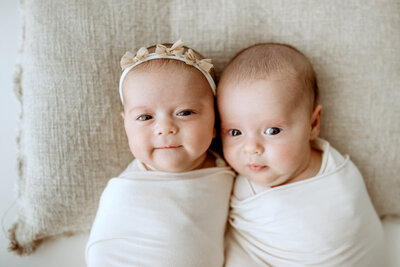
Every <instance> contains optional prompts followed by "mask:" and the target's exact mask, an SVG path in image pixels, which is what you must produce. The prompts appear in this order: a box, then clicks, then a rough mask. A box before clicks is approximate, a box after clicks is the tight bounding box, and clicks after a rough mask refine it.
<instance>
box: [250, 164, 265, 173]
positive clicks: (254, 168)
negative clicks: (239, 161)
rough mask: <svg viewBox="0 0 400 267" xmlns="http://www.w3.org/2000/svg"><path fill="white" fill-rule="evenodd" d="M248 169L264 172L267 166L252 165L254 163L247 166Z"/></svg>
mask: <svg viewBox="0 0 400 267" xmlns="http://www.w3.org/2000/svg"><path fill="white" fill-rule="evenodd" d="M247 167H248V168H249V169H250V170H251V171H253V172H260V171H262V170H264V169H265V168H267V166H265V165H258V164H252V163H250V164H247Z"/></svg>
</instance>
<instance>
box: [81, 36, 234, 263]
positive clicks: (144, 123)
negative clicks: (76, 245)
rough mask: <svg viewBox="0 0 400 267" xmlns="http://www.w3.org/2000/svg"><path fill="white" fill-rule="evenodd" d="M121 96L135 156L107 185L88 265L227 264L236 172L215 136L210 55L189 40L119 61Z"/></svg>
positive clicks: (92, 240) (100, 206)
mask: <svg viewBox="0 0 400 267" xmlns="http://www.w3.org/2000/svg"><path fill="white" fill-rule="evenodd" d="M121 67H122V68H123V73H122V75H121V78H120V83H119V92H120V96H121V101H122V104H123V106H124V111H123V112H122V116H123V119H124V126H125V131H126V134H127V137H128V141H129V147H130V150H131V152H132V154H133V155H134V157H135V159H134V160H133V162H132V163H130V164H129V165H128V167H127V168H126V170H125V171H123V172H122V173H121V174H120V175H119V176H118V177H116V178H113V179H111V180H110V181H109V183H108V184H107V186H106V188H105V190H104V192H103V194H102V196H101V199H100V203H99V208H98V211H97V215H96V219H95V221H94V223H93V226H92V229H91V233H90V237H89V241H88V243H87V247H86V262H87V265H88V266H95V267H101V266H108V267H109V266H119V267H121V266H166V267H167V266H171V267H179V266H182V267H183V266H184V267H186V266H222V265H223V261H224V244H223V242H224V232H225V225H226V221H227V216H228V207H229V197H230V193H231V189H232V183H233V178H234V172H233V171H232V170H231V169H230V168H229V167H228V166H227V165H226V164H225V162H224V160H223V159H222V158H221V157H220V156H219V155H217V154H216V153H214V152H212V151H211V150H209V147H210V144H211V142H212V140H213V138H214V137H215V128H214V123H215V113H214V94H215V83H214V79H213V76H212V67H213V66H212V64H211V60H208V59H203V58H202V57H201V55H200V54H198V53H196V52H194V51H193V50H192V49H188V48H186V47H185V46H183V42H182V41H181V40H179V41H177V42H176V43H174V44H173V45H172V46H171V45H160V44H159V45H157V46H153V47H149V48H141V49H139V51H138V52H137V54H136V55H133V54H132V53H130V52H127V53H126V54H125V55H124V57H123V58H122V60H121Z"/></svg>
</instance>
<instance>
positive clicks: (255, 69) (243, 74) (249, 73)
mask: <svg viewBox="0 0 400 267" xmlns="http://www.w3.org/2000/svg"><path fill="white" fill-rule="evenodd" d="M274 74H280V75H282V74H284V76H285V77H287V79H289V80H292V81H293V82H296V83H298V84H299V85H300V87H301V89H302V93H303V94H304V95H306V96H308V97H307V98H308V99H310V103H311V106H312V107H314V106H316V105H317V98H318V85H317V78H316V75H315V72H314V69H313V67H312V65H311V63H310V61H309V60H308V59H307V57H306V56H305V55H304V54H303V53H301V52H300V51H298V50H297V49H296V48H294V47H292V46H289V45H286V44H278V43H262V44H256V45H253V46H250V47H248V48H246V49H244V50H242V51H240V52H239V53H238V54H237V55H236V56H235V57H234V58H233V59H232V60H231V61H230V63H229V64H228V66H227V67H226V68H225V70H224V72H223V73H222V76H221V79H220V82H219V84H220V85H221V86H219V87H224V86H223V85H224V83H227V82H229V83H231V82H234V83H236V82H242V81H251V80H260V79H263V80H267V79H269V78H270V77H271V76H272V75H274Z"/></svg>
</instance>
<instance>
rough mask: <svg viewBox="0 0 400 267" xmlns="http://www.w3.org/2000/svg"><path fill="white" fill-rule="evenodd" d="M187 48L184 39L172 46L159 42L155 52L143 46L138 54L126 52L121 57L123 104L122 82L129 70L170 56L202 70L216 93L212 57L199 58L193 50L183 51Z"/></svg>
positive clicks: (120, 80) (120, 86)
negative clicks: (184, 45) (211, 72)
mask: <svg viewBox="0 0 400 267" xmlns="http://www.w3.org/2000/svg"><path fill="white" fill-rule="evenodd" d="M184 51H185V48H184V47H183V41H182V39H179V40H178V41H176V42H175V43H174V44H173V45H172V46H171V47H170V48H168V47H166V46H164V45H162V44H157V46H156V50H155V52H154V53H149V51H148V50H147V48H145V47H142V48H140V49H139V50H138V51H137V52H136V55H134V54H132V53H131V52H129V51H128V52H126V53H125V55H124V56H123V57H122V58H121V68H122V70H123V72H122V75H121V78H120V79H119V95H120V97H121V102H122V105H123V104H124V97H123V95H122V83H123V81H124V79H125V77H126V75H127V74H128V72H129V71H130V70H131V69H133V68H134V67H136V66H137V65H139V64H142V63H143V62H146V61H149V60H153V59H159V58H168V59H175V60H180V61H183V62H185V63H186V64H188V65H191V66H193V67H195V68H196V69H198V70H199V71H201V73H203V75H204V76H205V77H206V78H207V81H208V83H209V84H210V86H211V90H212V92H213V94H214V95H215V88H216V85H215V82H214V79H213V78H212V77H211V74H210V70H211V69H212V68H213V67H214V66H213V64H212V63H211V59H197V58H196V56H195V54H194V52H193V50H192V49H188V51H187V52H186V53H183V52H184Z"/></svg>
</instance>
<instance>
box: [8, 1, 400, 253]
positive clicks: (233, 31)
mask: <svg viewBox="0 0 400 267" xmlns="http://www.w3.org/2000/svg"><path fill="white" fill-rule="evenodd" d="M20 1H21V11H22V14H23V20H24V30H23V38H22V49H21V57H20V64H19V66H18V68H17V76H16V94H17V96H18V98H19V99H20V101H21V105H22V114H21V123H20V127H21V132H20V136H19V137H18V142H19V147H20V158H19V167H20V178H19V180H18V181H17V184H18V187H17V192H18V208H19V217H18V218H17V221H16V223H15V225H14V226H13V228H12V229H10V238H11V249H13V250H15V251H16V252H17V253H22V254H23V253H30V252H32V251H34V249H35V248H36V247H37V245H39V244H40V242H42V241H43V240H45V239H47V238H49V237H53V236H57V235H61V234H71V233H74V232H79V231H87V230H89V229H90V226H91V223H92V220H93V218H94V215H95V213H96V208H97V203H98V199H99V197H100V194H101V192H102V190H103V188H104V187H105V185H106V183H107V181H108V179H109V178H110V177H113V176H116V175H118V174H119V173H120V172H121V171H122V170H123V169H124V167H125V166H126V165H127V164H128V163H129V162H130V161H131V160H132V156H131V154H130V152H129V148H128V145H127V140H126V138H125V133H124V130H123V124H122V119H121V117H120V112H121V110H122V107H121V104H120V100H119V96H118V79H119V75H120V73H121V72H120V68H119V60H120V57H121V56H122V55H123V54H124V52H125V51H126V50H136V49H138V48H139V47H141V46H147V45H152V44H155V43H162V42H173V41H175V40H177V39H178V38H180V37H182V38H183V39H184V40H185V41H186V44H187V45H188V46H191V47H193V48H194V49H196V50H197V51H199V52H200V53H202V54H203V55H204V56H206V57H211V58H212V59H213V60H214V63H215V67H216V70H217V73H220V72H221V71H222V69H223V67H224V66H225V65H226V63H227V62H228V61H229V59H230V58H231V57H232V56H233V55H234V54H235V53H236V52H238V51H239V50H241V49H243V48H245V47H247V46H249V45H252V44H254V43H257V42H267V41H268V42H283V43H288V44H291V45H294V46H295V47H297V48H298V49H300V50H301V51H303V52H304V53H305V54H306V55H307V56H308V57H309V58H310V59H311V61H312V63H313V64H314V66H315V69H316V72H317V75H318V76H319V82H320V88H321V98H320V100H321V103H322V105H323V108H324V109H323V119H322V133H321V136H322V137H323V138H326V139H327V140H329V141H330V142H331V143H332V145H333V146H334V147H336V148H337V149H338V150H339V151H340V152H342V153H345V154H346V153H347V154H349V155H350V156H351V158H352V160H353V161H354V162H355V163H356V164H357V165H358V167H359V168H360V170H361V172H362V173H363V175H364V178H365V181H366V184H367V187H368V190H369V193H370V195H371V197H372V200H373V202H374V205H375V207H376V209H377V210H378V212H379V214H380V215H387V214H395V215H400V178H399V173H400V164H399V162H400V157H399V154H398V152H399V148H400V139H399V137H398V136H399V134H400V115H399V114H400V104H399V100H400V90H399V89H400V75H399V74H400V52H399V48H400V2H399V1H397V0H338V1H311V0H302V1H294V0H293V1H289V0H283V1H273V0H249V1H242V0H204V1H190V2H192V3H190V2H189V1H184V0H175V1H173V0H165V1H156V0H147V1H139V0H137V1H125V0H113V1H111V0H110V1H107V0H97V1H95V0H65V1H54V0H20Z"/></svg>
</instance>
